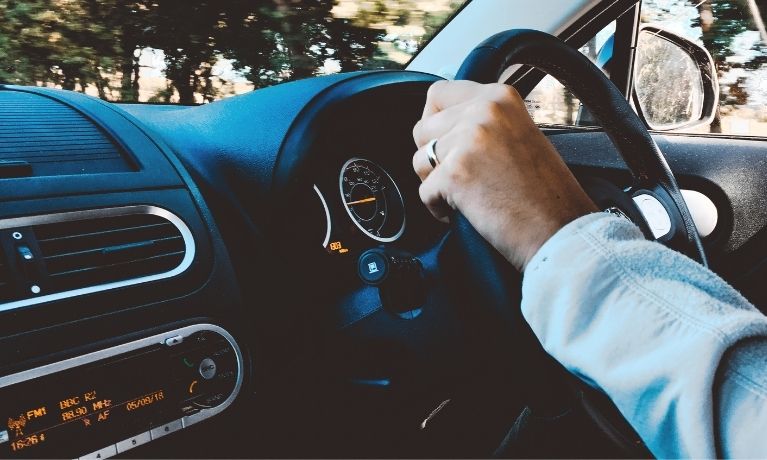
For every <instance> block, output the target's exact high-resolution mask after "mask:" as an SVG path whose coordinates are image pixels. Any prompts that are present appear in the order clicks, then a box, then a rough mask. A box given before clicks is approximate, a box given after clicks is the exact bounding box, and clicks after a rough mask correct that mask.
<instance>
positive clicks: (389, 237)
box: [314, 158, 406, 255]
mask: <svg viewBox="0 0 767 460" xmlns="http://www.w3.org/2000/svg"><path fill="white" fill-rule="evenodd" d="M334 185H335V187H334ZM314 191H315V193H316V195H317V199H318V200H319V202H320V205H321V208H322V210H323V211H324V214H325V216H324V217H325V219H324V220H325V234H324V238H323V241H322V247H323V248H324V249H325V250H326V251H327V252H328V253H329V254H334V255H343V254H349V253H357V252H359V250H360V249H361V248H363V247H369V246H371V243H372V244H376V243H378V244H380V243H391V242H394V241H397V240H398V239H399V238H400V237H401V236H402V235H403V233H404V232H405V225H406V219H405V202H404V200H403V198H402V193H401V192H400V188H399V186H398V185H397V182H395V180H394V179H393V178H392V176H391V175H390V174H389V172H387V171H386V170H385V169H384V168H383V167H381V166H380V165H378V164H377V163H375V162H373V161H371V160H368V159H364V158H351V159H350V160H348V161H346V163H344V164H343V166H342V167H341V169H340V171H339V172H338V179H337V182H335V184H333V183H331V182H328V183H324V184H321V185H316V184H315V186H314Z"/></svg>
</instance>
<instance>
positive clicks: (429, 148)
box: [426, 139, 439, 168]
mask: <svg viewBox="0 0 767 460" xmlns="http://www.w3.org/2000/svg"><path fill="white" fill-rule="evenodd" d="M436 146H437V139H432V140H430V141H429V143H428V144H426V157H427V158H428V159H429V164H430V165H431V167H432V168H436V167H437V165H439V158H437V152H436V151H435V147H436Z"/></svg>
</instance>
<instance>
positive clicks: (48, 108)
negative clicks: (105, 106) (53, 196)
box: [0, 89, 136, 177]
mask: <svg viewBox="0 0 767 460" xmlns="http://www.w3.org/2000/svg"><path fill="white" fill-rule="evenodd" d="M0 163H2V165H4V166H11V167H12V168H16V169H18V170H19V171H21V172H20V173H19V176H14V175H13V174H11V175H7V176H5V175H4V176H2V177H20V176H26V175H32V176H60V175H66V174H96V173H105V172H129V171H135V170H136V169H135V167H134V166H133V165H132V164H131V163H130V162H129V161H128V160H127V159H126V156H125V155H124V154H123V153H122V152H121V150H120V149H119V148H118V147H117V145H116V144H115V143H114V142H113V141H112V139H111V138H110V137H109V136H108V135H107V134H106V133H105V132H104V131H103V130H102V129H101V128H100V127H98V126H97V125H96V124H95V123H93V121H91V120H90V119H88V118H86V117H85V116H84V115H83V114H82V113H80V112H79V111H77V110H75V109H73V108H72V107H70V106H68V105H65V104H63V103H61V102H58V101H55V100H53V99H50V98H48V97H45V96H42V95H39V94H33V93H26V92H22V91H15V90H9V89H2V90H0ZM19 166H26V169H28V170H29V172H30V173H29V174H27V173H25V172H24V168H19Z"/></svg>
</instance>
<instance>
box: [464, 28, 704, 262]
mask: <svg viewBox="0 0 767 460" xmlns="http://www.w3.org/2000/svg"><path fill="white" fill-rule="evenodd" d="M515 64H523V65H528V66H531V67H535V68H537V69H539V70H542V71H544V72H545V73H547V74H548V75H551V76H552V77H554V78H555V79H557V80H559V82H560V83H562V84H563V85H564V86H565V87H566V88H567V89H569V90H570V91H571V92H572V93H573V94H574V95H575V96H576V97H577V98H578V99H579V100H580V101H581V102H582V103H583V104H584V105H585V106H586V107H588V108H589V110H590V111H591V113H592V114H593V115H594V117H595V118H596V119H597V120H598V121H599V123H600V125H601V126H602V127H603V128H604V130H605V132H606V133H607V135H608V136H609V137H610V139H611V141H612V142H613V144H614V145H615V147H616V149H617V150H618V153H619V154H620V155H621V157H622V158H623V160H624V162H625V163H626V165H627V166H628V169H629V171H630V172H631V176H632V178H633V184H632V186H631V189H630V192H629V193H640V191H641V192H642V193H646V192H649V194H651V195H652V196H654V197H655V198H657V199H658V201H660V202H661V203H662V204H663V207H664V208H665V209H666V212H667V213H668V215H669V218H670V219H671V224H672V225H671V232H670V233H669V234H668V235H667V236H666V238H664V239H663V242H664V243H665V244H666V245H668V246H669V247H671V248H673V249H675V250H677V251H679V252H681V253H683V254H685V255H687V256H689V257H691V258H693V259H695V260H697V261H698V262H700V263H701V264H703V265H704V266H706V265H707V259H706V255H705V252H704V250H703V245H702V243H701V241H700V237H699V235H698V231H697V229H696V227H695V223H694V221H693V219H692V216H691V215H690V211H689V210H688V208H687V205H686V204H685V201H684V199H683V198H682V193H681V192H680V190H679V186H678V185H677V182H676V179H675V178H674V174H673V173H672V172H671V169H670V168H669V166H668V163H667V162H666V159H665V157H664V156H663V154H662V153H661V151H660V149H659V148H658V146H657V144H656V143H655V141H654V140H653V138H652V136H651V135H650V133H649V132H648V131H647V128H646V127H645V125H644V123H643V122H642V120H641V119H640V118H639V116H638V115H637V114H636V112H634V110H633V109H632V108H631V106H630V105H629V103H628V101H627V100H626V98H625V97H624V96H623V94H621V92H620V91H619V90H618V88H616V87H615V85H614V84H613V83H612V82H611V81H610V80H609V79H608V78H607V77H606V76H605V74H604V73H603V72H602V71H601V70H600V69H599V68H598V67H597V66H595V65H594V64H593V63H592V62H591V61H590V60H589V59H588V58H587V57H586V56H584V55H583V54H582V53H580V52H579V51H578V50H576V49H574V48H572V47H570V46H569V45H567V44H566V43H565V42H564V41H562V40H560V39H559V38H557V37H554V36H552V35H549V34H547V33H544V32H540V31H537V30H529V29H513V30H508V31H505V32H501V33H498V34H496V35H493V36H492V37H490V38H488V39H487V40H485V41H484V42H482V43H480V44H479V45H478V46H477V47H476V48H474V50H472V52H471V53H470V54H469V56H468V57H467V58H466V59H465V60H464V62H463V64H462V65H461V68H460V69H459V70H458V73H457V74H456V80H471V81H475V82H478V83H497V82H498V80H499V79H500V77H501V74H502V73H503V72H504V71H505V70H506V69H507V68H508V67H509V66H511V65H515ZM461 219H463V218H462V217H460V216H458V220H461Z"/></svg>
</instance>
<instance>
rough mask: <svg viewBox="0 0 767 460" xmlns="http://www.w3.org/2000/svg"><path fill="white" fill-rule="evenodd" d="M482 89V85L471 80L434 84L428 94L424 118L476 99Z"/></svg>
mask: <svg viewBox="0 0 767 460" xmlns="http://www.w3.org/2000/svg"><path fill="white" fill-rule="evenodd" d="M481 88H482V85H481V84H479V83H476V82H473V81H469V80H456V81H447V80H442V81H438V82H436V83H434V84H432V85H431V86H430V87H429V92H428V93H427V94H426V105H425V106H424V108H423V116H422V118H423V117H427V116H429V115H434V114H435V113H437V112H441V111H442V110H445V109H447V108H448V107H452V106H454V105H457V104H460V103H463V102H466V101H468V100H470V99H472V98H474V97H475V96H476V95H477V93H479V92H480V91H481Z"/></svg>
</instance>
